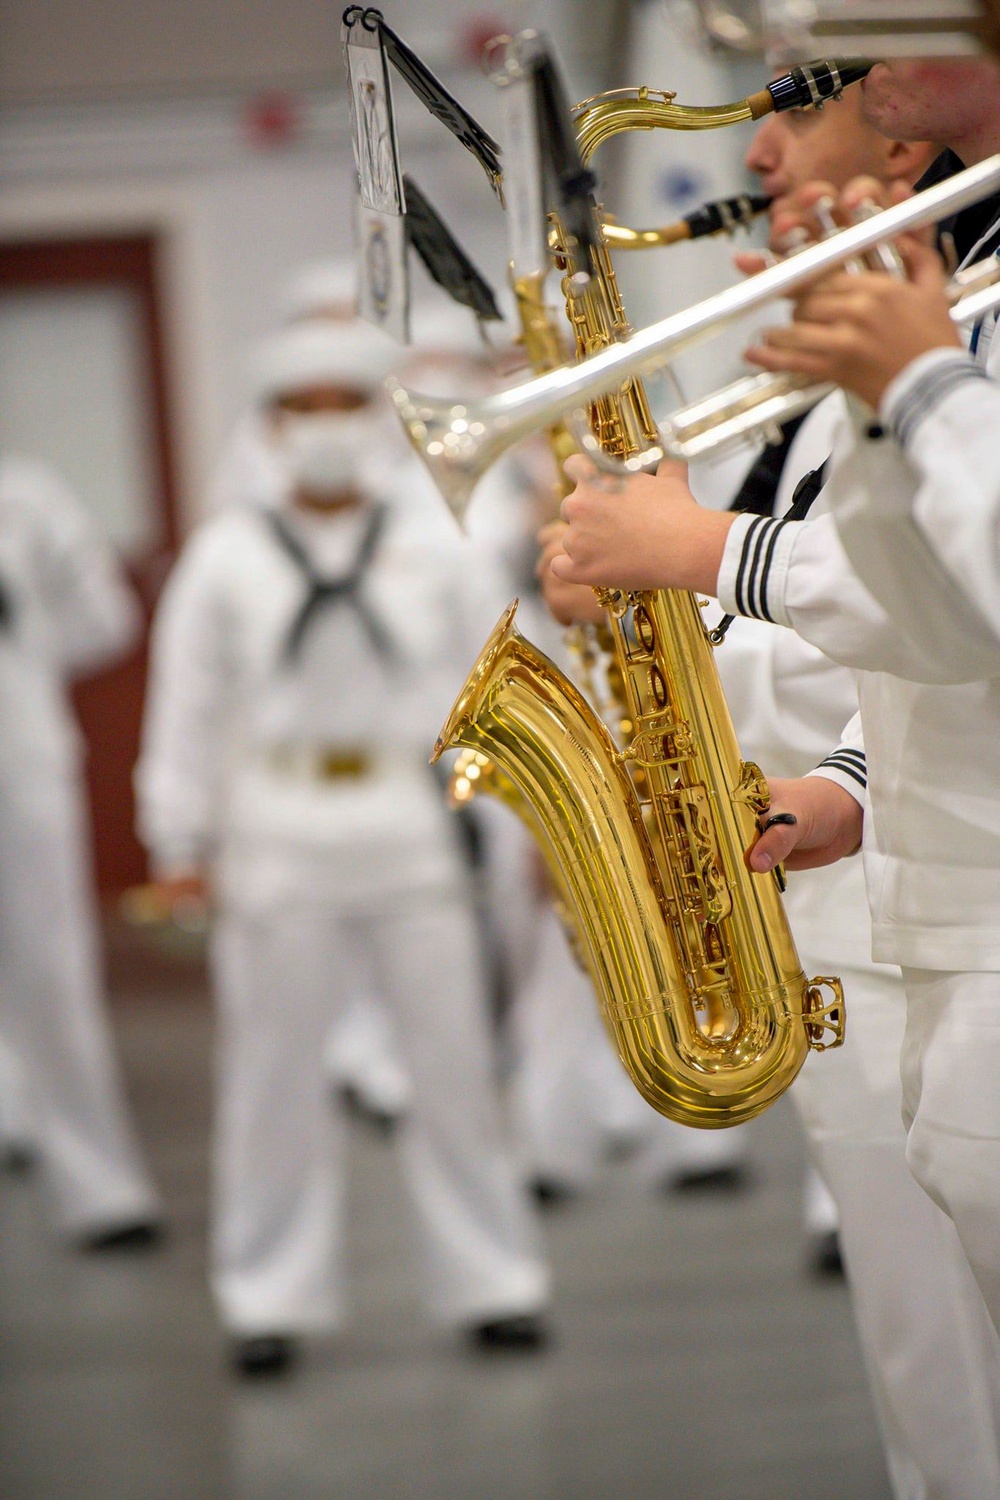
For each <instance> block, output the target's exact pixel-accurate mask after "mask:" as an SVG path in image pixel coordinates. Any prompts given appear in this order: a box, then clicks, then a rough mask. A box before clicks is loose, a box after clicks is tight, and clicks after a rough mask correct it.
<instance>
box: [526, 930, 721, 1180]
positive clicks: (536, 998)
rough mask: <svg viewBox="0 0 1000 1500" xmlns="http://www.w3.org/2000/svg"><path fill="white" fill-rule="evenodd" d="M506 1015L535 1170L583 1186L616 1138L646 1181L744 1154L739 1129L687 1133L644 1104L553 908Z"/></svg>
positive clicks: (529, 1158) (532, 1170)
mask: <svg viewBox="0 0 1000 1500" xmlns="http://www.w3.org/2000/svg"><path fill="white" fill-rule="evenodd" d="M514 1022H515V1047H516V1054H517V1072H516V1074H515V1078H514V1107H515V1117H516V1120H517V1124H518V1131H519V1134H520V1136H521V1141H522V1144H521V1151H522V1154H523V1156H524V1157H525V1159H526V1165H527V1167H528V1169H529V1171H530V1173H531V1174H532V1175H533V1176H536V1177H541V1178H552V1179H554V1180H556V1181H558V1182H561V1183H566V1184H567V1185H568V1186H571V1187H583V1186H586V1184H587V1183H589V1182H590V1181H591V1180H592V1178H593V1176H594V1173H595V1172H596V1171H597V1168H598V1165H599V1163H600V1161H601V1159H602V1157H603V1155H604V1153H605V1151H606V1149H607V1147H608V1145H609V1143H612V1142H614V1141H616V1140H617V1141H628V1142H630V1143H631V1144H633V1145H634V1146H635V1147H636V1148H637V1151H638V1160H637V1170H638V1171H639V1173H640V1175H641V1176H642V1177H644V1178H648V1179H650V1180H652V1179H654V1178H658V1179H666V1180H669V1179H670V1177H671V1176H680V1175H682V1174H684V1173H685V1172H700V1171H708V1170H711V1169H714V1168H722V1167H731V1166H736V1165H738V1164H740V1163H742V1161H743V1160H744V1158H745V1155H746V1143H745V1139H744V1132H743V1129H742V1128H741V1127H738V1128H736V1129H734V1130H691V1129H689V1128H688V1127H687V1126H686V1125H677V1124H674V1122H673V1121H671V1120H666V1119H664V1117H663V1116H662V1115H659V1114H657V1112H656V1111H655V1110H654V1109H652V1108H651V1107H650V1106H649V1105H648V1104H647V1103H646V1101H645V1100H644V1099H643V1097H642V1095H641V1094H640V1093H639V1091H638V1090H637V1089H636V1087H635V1085H634V1084H633V1083H632V1080H631V1079H630V1078H629V1076H628V1074H627V1073H626V1071H625V1069H624V1067H623V1066H622V1064H621V1062H620V1060H619V1058H618V1055H617V1053H616V1052H615V1049H614V1045H613V1044H612V1041H611V1039H610V1037H609V1036H608V1033H607V1030H606V1029H605V1026H604V1023H603V1021H602V1020H601V1014H600V1008H599V1005H598V1002H597V998H596V996H595V994H594V990H593V986H592V985H591V982H590V979H589V978H588V976H587V975H586V974H585V973H584V972H583V971H582V970H581V969H580V967H579V966H578V964H577V963H576V961H575V960H574V958H573V956H572V954H571V952H570V949H569V944H568V943H567V941H566V936H565V934H564V932H563V929H562V925H561V923H560V921H559V918H558V917H557V916H556V914H555V912H554V911H553V910H552V908H551V907H550V908H549V909H548V910H547V912H546V914H545V916H544V918H543V920H542V923H541V927H540V931H539V939H538V946H537V950H536V961H535V964H534V966H533V969H532V972H531V974H530V976H529V979H528V982H527V984H526V985H525V986H524V988H523V989H522V990H521V992H520V993H519V994H518V996H517V1001H516V1006H515V1015H514Z"/></svg>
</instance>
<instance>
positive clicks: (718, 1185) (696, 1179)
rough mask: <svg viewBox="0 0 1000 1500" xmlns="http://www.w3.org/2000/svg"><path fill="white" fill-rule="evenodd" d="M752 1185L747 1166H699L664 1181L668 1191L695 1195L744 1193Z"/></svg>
mask: <svg viewBox="0 0 1000 1500" xmlns="http://www.w3.org/2000/svg"><path fill="white" fill-rule="evenodd" d="M749 1186H750V1173H749V1172H748V1171H747V1169H746V1167H699V1168H692V1169H691V1170H690V1171H687V1172H678V1173H677V1174H676V1176H674V1177H669V1178H668V1179H667V1181H666V1182H665V1183H664V1188H665V1190H666V1191H667V1192H668V1193H680V1194H682V1195H689V1196H692V1197H693V1196H695V1195H696V1194H700V1193H705V1194H712V1193H742V1192H743V1191H744V1190H745V1189H746V1188H748V1187H749Z"/></svg>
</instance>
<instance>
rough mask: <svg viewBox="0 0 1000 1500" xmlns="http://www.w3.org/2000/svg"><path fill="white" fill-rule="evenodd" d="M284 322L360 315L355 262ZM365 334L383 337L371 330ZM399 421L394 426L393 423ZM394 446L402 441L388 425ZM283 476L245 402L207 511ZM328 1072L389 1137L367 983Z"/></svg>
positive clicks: (384, 1019)
mask: <svg viewBox="0 0 1000 1500" xmlns="http://www.w3.org/2000/svg"><path fill="white" fill-rule="evenodd" d="M279 311H280V314H281V317H282V321H283V322H284V324H285V325H286V326H289V327H296V326H301V325H302V324H307V323H312V322H319V323H321V324H323V323H328V322H329V323H350V322H352V321H353V320H354V319H355V318H356V316H357V268H356V266H355V264H354V261H353V260H350V259H339V258H331V259H326V260H316V261H308V262H306V263H305V264H304V265H301V266H299V267H298V268H297V269H296V270H295V271H294V272H293V273H292V275H291V276H290V278H289V280H288V283H287V285H286V286H285V287H284V289H283V291H282V294H281V297H280V299H279ZM369 337H370V338H374V339H377V338H380V337H381V335H380V334H378V333H377V332H376V331H375V330H374V329H373V330H371V331H370V333H369ZM395 426H396V424H393V427H394V428H395ZM392 437H393V446H395V447H397V448H398V447H400V446H401V444H400V442H399V437H398V433H397V432H396V431H393V433H392ZM284 482H285V475H284V470H283V466H282V461H281V454H280V452H279V450H278V448H277V446H276V445H275V443H274V442H273V441H272V438H271V433H270V430H269V426H268V421H267V416H266V413H265V412H264V411H263V410H262V409H261V406H260V403H259V402H257V401H255V400H252V401H249V402H248V403H247V405H246V407H245V409H244V410H243V411H242V412H241V413H240V415H239V416H238V418H237V420H236V425H235V427H234V428H233V431H232V434H231V436H230V438H229V441H228V443H227V444H226V446H225V448H224V450H223V453H222V456H221V458H220V459H219V462H218V464H217V465H216V468H215V472H214V473H213V475H212V479H211V482H210V484H209V487H208V494H207V511H208V513H209V514H213V513H214V512H215V511H218V510H223V509H225V508H226V507H227V506H230V505H257V506H262V505H263V506H268V505H274V504H276V503H280V498H281V494H282V488H283V485H284ZM325 1057H326V1069H327V1077H328V1079H329V1083H330V1087H331V1090H332V1091H334V1092H335V1093H336V1094H337V1096H338V1097H339V1099H340V1101H341V1103H342V1104H343V1106H344V1107H345V1108H346V1109H348V1111H349V1112H350V1113H351V1114H352V1115H353V1116H354V1117H355V1119H357V1120H359V1121H361V1122H362V1123H364V1124H366V1125H369V1126H371V1127H373V1128H374V1129H375V1130H376V1131H377V1132H378V1133H380V1134H383V1135H388V1134H390V1133H391V1131H392V1128H393V1126H394V1125H395V1124H396V1123H397V1121H398V1120H400V1119H401V1118H402V1116H403V1115H404V1114H405V1112H406V1110H407V1109H408V1107H409V1102H410V1098H411V1093H412V1088H411V1083H410V1079H409V1076H408V1074H407V1072H406V1069H405V1068H404V1066H403V1063H402V1061H401V1059H400V1056H399V1042H398V1038H397V1036H396V1033H395V1029H394V1025H393V1019H392V1015H391V1013H390V1011H389V1009H388V1007H387V1006H386V1004H385V1002H384V1001H383V1000H382V999H381V998H380V997H379V996H378V995H377V994H376V993H375V991H374V987H373V984H372V983H371V981H369V982H368V983H366V984H364V985H362V987H361V988H360V989H359V990H358V992H357V994H356V995H353V996H352V997H351V999H350V1000H349V1002H348V1003H347V1005H346V1006H345V1007H344V1008H343V1010H342V1012H341V1014H340V1015H339V1016H338V1018H337V1021H336V1024H335V1025H334V1026H333V1027H332V1028H331V1030H330V1034H329V1036H328V1037H327V1041H326V1047H325Z"/></svg>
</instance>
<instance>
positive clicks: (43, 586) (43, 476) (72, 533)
mask: <svg viewBox="0 0 1000 1500" xmlns="http://www.w3.org/2000/svg"><path fill="white" fill-rule="evenodd" d="M139 625H140V618H139V611H138V606H137V603H136V600H135V598H134V596H133V595H132V593H131V591H130V589H129V588H128V586H127V584H126V582H125V580H124V578H123V577H122V573H121V569H120V568H119V566H118V564H117V562H116V560H115V559H114V557H113V555H112V553H111V550H110V548H109V547H108V546H107V545H106V543H105V542H104V541H103V540H102V539H101V538H100V537H99V536H98V535H97V532H96V530H95V528H94V527H93V525H92V524H91V522H90V519H89V517H88V516H87V514H86V512H85V510H84V509H83V507H82V505H81V504H80V502H79V501H78V500H77V499H76V497H75V496H74V495H73V494H72V493H71V492H70V491H69V490H68V488H67V487H66V485H65V484H64V483H63V482H62V480H61V479H60V478H59V477H58V476H57V475H56V474H55V473H54V472H53V471H52V470H51V469H49V468H48V467H47V466H45V465H43V464H41V463H38V462H36V461H34V460H30V459H27V458H21V457H18V456H16V455H14V454H9V453H4V454H2V455H0V1032H2V1035H3V1042H4V1048H5V1049H6V1052H7V1054H8V1059H7V1061H8V1064H9V1065H13V1066H12V1067H11V1069H10V1070H11V1071H13V1072H16V1075H17V1077H18V1078H19V1079H20V1081H21V1083H22V1085H23V1090H24V1110H25V1115H26V1122H25V1123H26V1128H27V1131H28V1136H29V1141H30V1144H31V1146H32V1148H33V1150H34V1151H35V1152H37V1156H38V1166H39V1169H40V1177H41V1183H42V1187H43V1191H44V1199H45V1204H46V1208H47V1211H48V1215H49V1217H50V1219H51V1222H52V1224H53V1226H54V1227H55V1229H56V1231H57V1232H58V1233H59V1234H60V1235H61V1236H63V1237H64V1238H66V1239H68V1240H70V1241H72V1242H73V1243H76V1244H79V1245H81V1246H83V1247H86V1248H91V1249H97V1250H102V1249H120V1248H139V1247H142V1246H145V1245H150V1244H152V1243H154V1241H155V1240H156V1239H157V1237H158V1234H159V1223H160V1218H161V1212H162V1210H161V1205H160V1200H159V1198H158V1195H157V1193H156V1191H155V1189H154V1188H153V1186H152V1184H151V1182H150V1180H149V1177H148V1175H147V1173H146V1170H145V1167H144V1166H143V1163H142V1160H141V1157H140V1154H139V1150H138V1147H137V1144H136V1141H135V1139H134V1136H133V1132H132V1128H131V1124H130V1121H129V1118H128V1109H127V1105H126V1102H125V1095H124V1090H123V1088H122V1081H121V1077H120V1075H119V1071H118V1063H117V1059H116V1057H115V1052H114V1045H113V1041H112V1036H111V1026H110V1022H109V1018H108V1015H107V1011H106V1006H105V999H104V995H103V977H102V974H101V958H100V949H101V940H100V934H99V930H98V924H97V914H96V911H95V906H94V896H93V889H92V883H93V877H92V873H91V868H90V849H89V838H88V832H87V812H86V799H85V793H84V788H83V781H82V759H83V749H82V742H81V735H80V732H79V729H78V727H77V724H76V722H75V720H74V717H73V711H72V708H71V705H70V702H69V691H68V690H69V684H70V682H71V680H72V679H73V678H75V677H79V676H83V675H86V674H87V673H89V672H93V671H95V670H97V669H98V668H100V667H103V666H105V665H107V664H108V663H109V662H111V661H114V660H116V659H117V658H118V657H120V656H121V655H122V654H123V653H124V652H125V651H126V650H127V649H128V648H129V647H130V646H131V645H132V644H133V643H134V641H135V639H136V636H137V634H138V630H139Z"/></svg>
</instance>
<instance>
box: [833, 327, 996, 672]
mask: <svg viewBox="0 0 1000 1500" xmlns="http://www.w3.org/2000/svg"><path fill="white" fill-rule="evenodd" d="M998 431H1000V384H998V383H997V382H996V381H994V380H992V379H991V378H990V377H989V376H987V375H986V373H985V372H984V371H983V370H982V368H981V367H980V366H978V365H977V364H976V363H975V362H974V361H973V359H972V358H971V356H969V355H968V354H965V353H963V352H961V351H959V350H940V349H939V350H934V351H932V352H931V353H929V354H927V355H924V356H922V357H921V358H920V359H918V360H915V361H913V363H912V364H911V365H909V366H908V367H907V369H906V370H905V371H904V372H903V373H902V375H900V376H899V377H898V378H897V379H896V380H895V381H894V382H893V384H892V385H891V386H890V387H889V389H888V391H887V392H886V395H885V398H884V400H883V403H882V408H881V411H880V424H879V425H877V426H875V427H871V426H867V427H865V426H862V427H859V429H858V430H857V432H856V436H855V442H854V452H853V454H852V456H851V459H850V461H849V462H848V464H847V465H846V466H845V468H844V469H843V470H842V471H839V472H838V473H837V474H836V475H835V476H834V478H833V480H832V482H831V484H830V485H829V487H828V489H827V492H826V495H827V499H828V503H829V506H830V510H831V512H832V513H833V515H834V516H835V518H836V523H837V527H838V529H839V532H840V536H841V540H842V542H843V544H844V548H845V550H846V553H847V555H848V557H849V559H850V561H851V563H852V564H853V566H854V567H855V568H856V570H857V572H858V574H859V575H860V577H861V578H862V579H863V581H864V583H865V584H866V586H867V587H868V588H869V589H870V590H871V592H872V593H873V594H874V595H875V596H876V598H877V599H878V601H879V603H880V604H881V605H882V606H883V607H884V608H885V609H886V611H887V612H888V613H889V614H890V615H891V617H892V618H893V619H894V620H895V621H896V623H897V624H898V625H899V627H900V629H901V630H903V631H905V632H906V634H907V635H908V636H910V638H911V639H913V640H914V641H915V642H918V643H920V642H922V643H923V644H924V646H925V648H926V650H927V651H928V654H931V655H933V654H935V653H936V654H939V655H942V654H943V655H944V656H946V657H947V658H948V659H950V660H958V659H960V658H962V657H964V660H965V661H966V663H967V670H966V673H965V680H972V679H975V678H983V677H992V676H996V675H997V673H998V672H1000V445H998V443H997V433H998ZM955 680H956V681H957V680H960V679H959V678H957V677H956V678H955Z"/></svg>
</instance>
